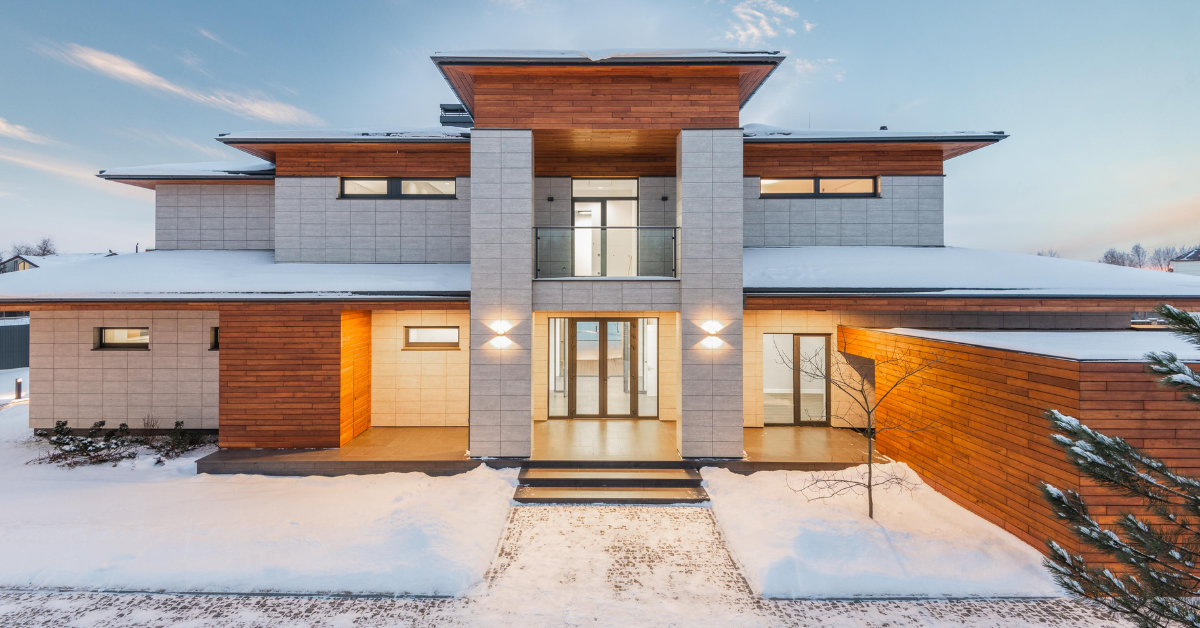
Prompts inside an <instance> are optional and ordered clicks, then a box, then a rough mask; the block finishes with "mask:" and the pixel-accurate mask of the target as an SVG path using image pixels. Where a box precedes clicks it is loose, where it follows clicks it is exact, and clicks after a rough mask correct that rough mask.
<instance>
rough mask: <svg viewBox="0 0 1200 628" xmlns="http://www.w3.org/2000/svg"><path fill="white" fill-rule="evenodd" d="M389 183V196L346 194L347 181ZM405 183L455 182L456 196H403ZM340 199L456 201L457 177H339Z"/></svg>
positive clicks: (455, 190) (455, 193) (456, 191)
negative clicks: (401, 191) (402, 189)
mask: <svg viewBox="0 0 1200 628" xmlns="http://www.w3.org/2000/svg"><path fill="white" fill-rule="evenodd" d="M380 180H382V181H387V190H388V191H387V194H346V182H347V181H380ZM404 181H454V182H455V183H454V194H401V193H400V189H401V187H402V183H403V182H404ZM338 198H339V199H346V200H355V199H358V200H364V201H367V200H375V199H396V198H400V199H427V200H434V199H456V198H458V179H457V177H339V178H338Z"/></svg>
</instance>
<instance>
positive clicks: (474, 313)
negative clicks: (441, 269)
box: [470, 129, 533, 458]
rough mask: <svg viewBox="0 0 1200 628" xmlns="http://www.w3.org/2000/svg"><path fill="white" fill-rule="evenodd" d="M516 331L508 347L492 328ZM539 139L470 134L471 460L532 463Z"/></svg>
mask: <svg viewBox="0 0 1200 628" xmlns="http://www.w3.org/2000/svg"><path fill="white" fill-rule="evenodd" d="M500 321H504V322H506V323H507V324H509V325H511V326H512V327H511V329H510V330H509V331H507V332H506V333H505V337H506V338H508V339H509V341H511V344H509V345H508V346H507V347H503V348H501V347H498V346H496V345H497V343H496V342H493V341H494V339H495V338H496V332H495V331H494V329H493V328H494V326H495V325H496V324H497V323H499V322H500ZM532 346H533V133H532V132H531V131H528V130H501V129H474V130H472V131H471V420H470V425H471V443H470V447H471V455H472V456H474V457H482V456H503V457H520V458H526V457H528V456H529V455H530V453H531V452H532V442H533V439H532V436H533V422H532V421H533V408H532V398H531V396H530V389H531V386H532V377H533V364H532V353H531V349H532Z"/></svg>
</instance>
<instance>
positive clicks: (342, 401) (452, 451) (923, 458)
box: [0, 51, 1200, 543]
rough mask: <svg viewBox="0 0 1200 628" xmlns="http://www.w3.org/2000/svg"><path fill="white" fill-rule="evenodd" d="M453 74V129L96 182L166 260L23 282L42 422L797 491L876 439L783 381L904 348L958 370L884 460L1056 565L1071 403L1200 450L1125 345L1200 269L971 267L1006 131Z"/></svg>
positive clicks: (691, 72)
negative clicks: (130, 189) (807, 361)
mask: <svg viewBox="0 0 1200 628" xmlns="http://www.w3.org/2000/svg"><path fill="white" fill-rule="evenodd" d="M432 60H433V63H434V64H436V66H437V68H438V69H439V70H440V71H441V73H442V75H443V76H444V77H445V79H446V81H447V82H448V83H449V85H450V87H451V88H452V89H453V91H454V93H455V95H456V96H457V97H458V98H459V100H460V102H461V104H456V105H449V106H443V110H442V122H443V124H444V125H445V126H442V127H438V128H431V129H409V128H395V129H349V130H334V131H324V130H300V131H265V132H252V133H222V134H221V135H219V136H218V137H217V138H216V139H217V141H219V142H221V143H222V144H224V145H226V146H229V147H232V148H235V149H237V150H240V151H243V152H245V153H247V155H248V157H252V158H253V160H248V161H246V162H237V163H204V164H172V165H163V166H143V167H130V168H113V169H109V170H105V171H103V172H101V173H100V175H99V176H100V177H101V178H103V179H107V180H110V181H113V182H114V185H116V184H126V185H135V186H140V187H144V188H149V189H152V190H154V192H155V244H154V250H153V251H149V252H145V253H141V254H136V255H121V256H118V257H113V258H102V259H96V260H92V261H88V262H81V263H79V264H75V265H72V267H71V269H70V270H69V271H63V272H59V271H58V270H57V269H52V268H49V269H36V270H34V271H33V272H22V273H12V274H10V275H6V276H3V277H0V299H3V301H4V302H5V303H13V304H14V305H13V306H12V309H17V308H18V307H19V309H28V310H31V311H32V315H31V316H32V323H31V324H32V329H31V349H30V356H31V371H30V379H31V393H32V402H31V408H30V422H31V425H32V426H34V427H40V428H45V427H50V426H52V425H53V424H54V422H55V421H63V420H65V421H68V422H70V424H71V425H75V426H79V427H85V426H87V425H90V424H91V423H92V422H93V421H95V420H101V419H103V420H106V421H109V422H110V423H118V422H127V423H129V424H130V427H132V428H135V429H136V428H138V427H139V425H140V423H141V421H142V420H143V419H144V418H145V417H147V416H150V417H153V418H154V419H157V420H158V421H159V422H160V423H161V424H169V423H171V422H173V421H175V420H182V421H183V422H184V424H185V426H186V427H188V428H195V429H206V430H217V431H218V433H219V440H220V445H221V447H222V448H223V450H224V451H223V452H222V453H228V452H233V453H237V451H238V450H246V451H247V452H249V451H250V450H254V451H256V452H257V453H255V454H254V455H255V456H259V458H254V459H252V458H251V457H249V456H251V454H250V453H246V454H245V456H247V457H243V458H236V456H235V457H234V458H227V460H230V459H236V460H242V461H245V465H243V466H241V467H238V466H236V465H234V466H230V467H226V469H227V470H243V471H245V470H254V469H255V468H261V469H264V470H265V469H266V468H267V467H266V466H262V467H254V466H253V465H254V464H257V463H254V462H253V460H259V461H264V460H268V459H278V458H270V456H275V455H284V453H283V452H287V451H292V450H299V449H324V450H333V451H335V452H337V451H354V452H355V453H354V454H353V455H352V456H351V455H347V456H345V457H343V458H340V459H339V460H341V461H342V462H346V463H347V464H349V463H351V462H352V463H355V464H359V463H361V464H360V465H359V466H349V467H346V468H348V469H351V470H358V471H362V470H370V469H372V467H370V466H369V465H370V463H371V462H372V461H377V459H382V458H386V457H388V456H391V458H389V459H390V460H403V461H409V462H413V463H415V464H419V463H422V462H424V463H427V467H428V468H437V466H438V465H443V468H451V467H453V466H454V465H456V464H457V465H462V464H479V462H478V461H479V460H485V461H490V462H489V463H492V464H496V463H502V462H503V461H505V460H509V461H512V460H515V461H522V460H527V459H531V458H535V459H536V458H542V459H547V458H549V459H556V458H557V459H572V460H583V461H587V460H613V459H617V460H624V461H639V460H642V461H646V460H650V461H659V462H669V461H678V462H681V463H688V461H696V460H699V461H703V462H704V463H705V464H723V463H724V464H733V463H737V462H739V461H740V462H741V463H747V462H754V461H756V460H770V461H773V462H775V463H778V464H777V466H776V467H775V468H779V465H782V466H783V467H785V468H786V464H785V463H787V462H788V461H789V460H790V461H792V462H796V463H797V464H810V463H811V464H817V463H836V462H837V460H836V457H837V455H838V451H837V450H838V448H840V447H843V446H844V447H848V448H853V447H855V446H856V443H858V441H856V440H855V439H856V438H859V437H858V436H857V434H856V433H855V432H854V428H856V427H861V417H858V418H856V417H855V416H854V414H853V412H849V411H848V410H849V408H850V405H849V402H848V401H847V399H845V396H844V395H842V394H840V393H838V391H837V390H836V389H835V388H833V387H831V386H830V384H829V382H828V381H820V380H819V379H816V378H812V377H805V376H803V375H802V374H800V373H799V372H798V371H795V370H793V369H791V368H789V367H788V365H789V364H790V363H792V362H793V361H794V360H796V359H797V358H798V356H801V355H804V356H818V358H823V359H828V357H829V356H832V355H834V354H836V353H844V354H852V355H856V356H860V357H862V358H865V359H870V358H872V357H873V356H875V355H877V354H879V352H883V351H888V350H893V349H903V350H905V351H910V352H913V353H914V354H920V353H922V352H934V351H936V352H940V353H945V354H946V355H947V356H948V359H947V360H946V361H945V362H944V363H942V364H940V365H939V366H938V367H937V368H936V369H933V370H932V371H931V372H930V373H929V374H928V376H927V377H925V378H924V381H923V382H922V383H923V385H922V386H920V387H919V389H914V390H911V391H907V392H904V393H903V394H897V396H896V398H895V399H896V401H895V403H896V404H897V405H896V408H897V411H899V410H900V409H903V410H904V411H909V412H918V413H929V414H930V415H931V416H933V415H936V418H937V419H938V421H937V426H936V428H935V429H930V430H927V431H922V432H919V433H911V434H906V435H904V436H903V437H901V436H893V437H888V438H886V439H883V440H881V441H880V447H881V449H882V451H883V452H884V453H886V454H888V455H890V456H892V457H894V458H897V459H900V460H903V461H905V462H908V463H909V464H910V465H912V466H913V467H914V468H915V469H917V470H918V471H919V472H920V473H921V474H922V476H923V477H924V478H925V479H926V480H927V481H928V482H929V483H930V484H932V485H934V486H935V487H937V488H938V489H939V490H941V491H943V492H945V493H946V494H947V495H950V496H951V497H952V498H953V499H955V500H956V501H958V502H959V503H962V504H964V505H965V506H967V507H969V508H971V509H973V510H975V511H976V512H978V513H980V514H982V515H984V516H985V517H988V518H989V519H991V520H993V521H996V522H997V523H999V524H1001V525H1004V526H1005V527H1007V528H1008V529H1010V530H1012V531H1013V532H1014V533H1016V534H1018V535H1020V536H1022V538H1025V539H1026V540H1029V541H1030V542H1031V543H1040V539H1041V538H1044V537H1045V536H1046V535H1048V534H1052V535H1055V536H1058V537H1060V538H1062V537H1063V535H1062V534H1061V530H1058V529H1057V528H1056V527H1055V524H1054V522H1053V518H1052V516H1051V515H1050V513H1049V512H1048V510H1047V509H1046V508H1045V507H1044V506H1043V505H1042V503H1041V499H1040V497H1039V496H1038V495H1037V482H1038V480H1039V479H1051V478H1053V479H1054V480H1056V481H1057V483H1058V485H1060V486H1077V485H1078V484H1079V479H1078V477H1077V476H1072V474H1071V473H1072V472H1071V470H1070V468H1069V467H1068V466H1067V465H1066V464H1065V462H1063V461H1062V459H1061V456H1059V455H1058V453H1057V452H1056V451H1055V449H1054V447H1053V446H1051V445H1050V443H1049V442H1048V441H1047V439H1046V438H1045V436H1046V433H1047V430H1046V424H1045V421H1044V420H1043V419H1042V418H1041V412H1042V411H1043V410H1044V409H1045V408H1047V407H1050V406H1054V407H1058V408H1059V409H1061V410H1063V411H1064V412H1068V411H1069V412H1072V413H1074V414H1076V415H1077V416H1080V417H1081V418H1083V419H1085V420H1089V421H1093V422H1094V423H1095V425H1096V427H1099V428H1101V429H1108V430H1109V431H1111V432H1112V433H1117V434H1120V435H1123V436H1126V437H1129V438H1130V439H1131V440H1134V441H1138V442H1141V440H1140V439H1148V440H1146V441H1145V443H1144V444H1146V445H1147V446H1148V447H1151V448H1153V447H1160V448H1163V449H1162V450H1163V451H1171V452H1175V454H1178V455H1177V456H1176V457H1179V456H1182V459H1185V460H1186V459H1191V458H1190V456H1191V454H1188V453H1186V451H1185V450H1186V449H1187V448H1186V447H1181V444H1187V443H1191V445H1189V447H1194V445H1195V443H1194V442H1193V441H1192V440H1189V439H1193V438H1194V437H1193V436H1188V435H1187V434H1195V433H1197V432H1194V431H1192V432H1189V431H1187V430H1189V429H1191V430H1195V429H1196V427H1197V425H1200V424H1198V423H1197V415H1196V413H1195V412H1194V411H1193V410H1192V409H1191V407H1190V406H1189V404H1188V403H1186V402H1185V401H1183V400H1182V399H1180V398H1178V397H1177V396H1176V395H1175V394H1174V393H1169V392H1162V391H1160V390H1158V389H1157V388H1156V387H1155V385H1154V382H1153V381H1152V379H1151V378H1150V377H1149V376H1147V375H1145V374H1143V373H1142V371H1141V368H1140V366H1139V365H1138V364H1137V360H1138V359H1140V356H1141V352H1142V351H1144V350H1149V349H1155V348H1160V345H1162V343H1165V342H1167V341H1168V340H1169V338H1168V337H1167V336H1166V335H1154V333H1153V332H1135V331H1129V328H1130V314H1131V313H1132V312H1135V311H1147V310H1149V309H1152V308H1153V307H1154V306H1155V305H1157V304H1158V303H1160V302H1163V301H1169V302H1172V303H1175V304H1177V305H1180V306H1182V307H1189V308H1193V309H1200V278H1190V277H1184V276H1180V275H1171V274H1167V273H1156V272H1151V271H1141V270H1134V269H1128V268H1117V267H1111V266H1104V265H1100V264H1093V263H1085V262H1076V261H1069V260H1061V259H1054V258H1046V257H1035V256H1027V255H1017V254H1010V253H997V252H989V251H980V250H969V249H962V248H954V247H949V246H946V243H945V241H944V228H943V225H944V222H945V216H946V214H947V212H948V211H953V207H948V206H947V198H946V186H945V184H944V181H945V178H944V174H945V171H944V163H945V162H946V161H947V160H950V159H962V160H969V159H971V155H970V153H972V152H973V151H976V150H980V149H988V150H996V149H993V148H990V147H992V145H994V144H997V143H999V142H1001V141H1002V140H1004V139H1005V138H1006V137H1007V136H1006V135H1005V134H1003V133H1001V132H907V131H893V130H887V129H886V128H881V129H880V130H877V131H876V130H873V131H816V130H786V129H779V128H774V127H769V126H764V125H759V124H743V122H742V120H741V119H740V116H739V112H740V110H741V109H742V107H743V106H744V105H745V104H746V102H747V101H748V100H749V99H750V98H751V97H753V96H754V94H755V92H756V91H757V90H758V88H759V87H760V86H761V85H762V84H763V82H764V81H766V80H767V79H768V78H769V77H770V75H771V74H772V72H773V71H774V70H775V69H776V68H777V67H778V66H779V64H780V63H781V62H782V61H783V56H781V55H780V54H779V53H777V52H770V51H731V52H719V51H669V52H655V51H648V52H620V51H618V52H609V53H595V54H588V53H582V52H560V51H517V52H497V51H469V52H461V53H439V54H436V55H434V56H433V57H432ZM5 307H9V306H8V305H6V306H5ZM1139 334H1140V335H1139ZM1159 341H1162V342H1159ZM1198 358H1200V356H1198ZM889 376H890V375H889V374H888V373H886V372H880V373H873V374H872V377H876V378H878V379H886V378H887V377H889ZM1147 421H1149V422H1147ZM1151 423H1152V424H1153V430H1152V431H1147V430H1150V427H1149V426H1150V425H1151ZM1168 441H1169V443H1168ZM814 448H815V449H814ZM260 450H272V451H260ZM273 450H278V451H273ZM397 451H400V452H402V453H400V454H397V453H395V452H397ZM387 452H391V453H387ZM614 452H617V453H614ZM813 452H817V453H815V454H814V453H813ZM1175 454H1172V455H1175ZM230 455H232V454H230ZM314 455H315V454H314ZM264 456H265V457H264ZM789 456H790V458H789ZM814 456H815V457H814ZM822 456H824V457H822ZM292 460H293V461H295V460H301V461H304V460H316V458H292ZM263 464H264V465H265V464H266V463H265V462H264V463H263ZM305 464H309V463H307V462H301V463H296V464H294V465H293V466H290V467H287V469H289V470H290V471H289V472H297V473H303V472H318V471H317V468H316V467H315V466H308V467H306V466H304V465H305ZM312 464H313V465H315V464H316V463H315V462H313V463H312ZM1184 466H1186V465H1184ZM202 468H203V467H202ZM379 468H394V467H379ZM413 468H418V467H413ZM212 469H216V467H210V470H212ZM1072 482H1074V484H1072ZM1114 503H1116V502H1114ZM1063 542H1064V543H1067V542H1068V539H1065V538H1063Z"/></svg>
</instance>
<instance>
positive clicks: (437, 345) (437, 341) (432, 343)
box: [404, 327, 458, 349]
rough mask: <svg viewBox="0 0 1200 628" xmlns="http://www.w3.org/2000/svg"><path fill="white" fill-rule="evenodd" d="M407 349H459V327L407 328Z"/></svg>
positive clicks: (405, 344) (405, 331)
mask: <svg viewBox="0 0 1200 628" xmlns="http://www.w3.org/2000/svg"><path fill="white" fill-rule="evenodd" d="M404 348H405V349H457V348H458V328H457V327H405V328H404Z"/></svg>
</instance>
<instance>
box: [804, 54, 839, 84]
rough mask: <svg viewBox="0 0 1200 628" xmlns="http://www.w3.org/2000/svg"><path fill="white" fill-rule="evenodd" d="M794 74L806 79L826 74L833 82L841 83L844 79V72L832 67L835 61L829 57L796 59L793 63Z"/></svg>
mask: <svg viewBox="0 0 1200 628" xmlns="http://www.w3.org/2000/svg"><path fill="white" fill-rule="evenodd" d="M793 63H794V65H793V66H792V67H794V68H795V69H796V73H797V74H799V75H800V76H803V77H806V78H812V77H815V76H817V75H818V74H823V73H828V74H829V76H832V77H833V79H834V80H835V81H841V80H844V79H845V78H846V70H844V69H842V68H838V67H834V66H835V64H836V63H837V59H836V58H833V57H830V58H828V59H803V58H797V59H796V60H795V61H794V62H793Z"/></svg>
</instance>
